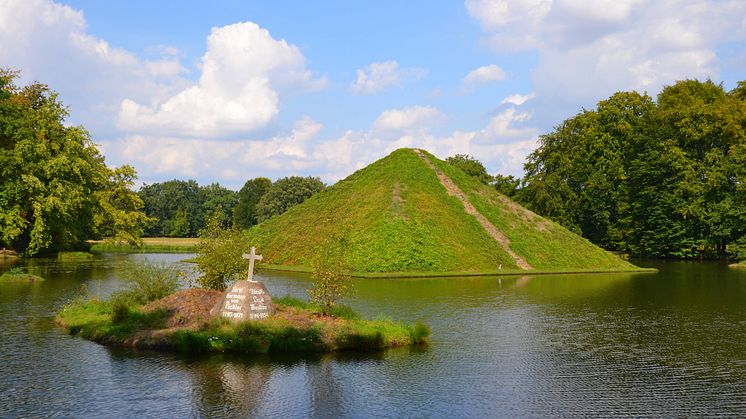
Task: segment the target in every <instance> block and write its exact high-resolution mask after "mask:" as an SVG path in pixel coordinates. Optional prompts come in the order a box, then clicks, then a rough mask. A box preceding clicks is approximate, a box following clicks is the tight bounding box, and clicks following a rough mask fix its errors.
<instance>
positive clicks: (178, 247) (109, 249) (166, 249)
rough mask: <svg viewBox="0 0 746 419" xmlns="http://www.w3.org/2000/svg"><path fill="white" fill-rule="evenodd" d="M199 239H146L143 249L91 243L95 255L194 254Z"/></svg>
mask: <svg viewBox="0 0 746 419" xmlns="http://www.w3.org/2000/svg"><path fill="white" fill-rule="evenodd" d="M198 240H199V239H197V238H192V237H186V238H184V237H144V238H143V239H142V241H143V244H142V246H141V247H135V246H131V245H129V244H127V243H115V242H111V241H106V240H104V241H96V242H91V252H94V253H194V251H195V250H196V246H197V242H198Z"/></svg>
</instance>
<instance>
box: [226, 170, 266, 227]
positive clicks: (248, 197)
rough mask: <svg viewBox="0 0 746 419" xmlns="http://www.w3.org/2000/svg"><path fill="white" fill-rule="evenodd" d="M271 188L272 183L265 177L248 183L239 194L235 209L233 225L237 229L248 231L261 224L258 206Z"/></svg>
mask: <svg viewBox="0 0 746 419" xmlns="http://www.w3.org/2000/svg"><path fill="white" fill-rule="evenodd" d="M271 186H272V181H271V180H269V179H267V178H265V177H258V178H256V179H251V180H248V181H246V183H245V184H244V185H243V188H241V190H240V191H239V192H238V203H237V204H236V206H235V207H234V208H233V225H234V226H235V227H236V228H239V229H247V228H249V227H251V226H253V225H255V224H256V223H258V222H259V220H258V214H257V209H256V206H257V204H258V203H259V200H260V199H261V198H262V197H263V196H264V194H265V193H267V191H268V190H269V188H270V187H271Z"/></svg>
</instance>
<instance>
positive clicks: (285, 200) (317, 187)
mask: <svg viewBox="0 0 746 419" xmlns="http://www.w3.org/2000/svg"><path fill="white" fill-rule="evenodd" d="M322 189H324V183H323V182H321V180H320V179H319V178H317V177H310V176H309V177H300V176H290V177H285V178H282V179H279V180H277V182H275V183H273V184H272V186H270V187H269V189H268V190H267V192H266V193H265V194H264V195H262V197H261V199H259V202H258V203H257V204H256V213H257V220H258V221H259V222H262V221H264V220H267V219H269V218H271V217H274V216H276V215H280V214H282V213H284V212H285V211H287V210H288V209H289V208H290V207H292V206H294V205H298V204H300V203H302V202H303V201H305V200H306V199H308V198H310V197H311V196H313V195H314V194H316V193H317V192H319V191H321V190H322Z"/></svg>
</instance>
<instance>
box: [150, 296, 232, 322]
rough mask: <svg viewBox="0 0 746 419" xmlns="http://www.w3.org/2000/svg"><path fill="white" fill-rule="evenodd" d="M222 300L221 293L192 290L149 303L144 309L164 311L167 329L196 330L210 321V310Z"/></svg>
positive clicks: (151, 311)
mask: <svg viewBox="0 0 746 419" xmlns="http://www.w3.org/2000/svg"><path fill="white" fill-rule="evenodd" d="M221 298H223V293H222V292H220V291H215V290H206V289H202V288H190V289H186V290H182V291H179V292H177V293H175V294H171V295H169V296H167V297H164V298H162V299H160V300H156V301H153V302H151V303H148V304H147V305H145V306H144V307H143V312H145V313H153V312H155V311H157V310H162V311H163V312H164V313H165V315H166V318H165V326H166V327H165V328H167V329H170V328H196V327H199V326H200V325H201V324H202V323H204V322H205V321H207V320H209V319H210V309H212V308H213V307H214V306H215V305H216V304H218V302H220V299H221Z"/></svg>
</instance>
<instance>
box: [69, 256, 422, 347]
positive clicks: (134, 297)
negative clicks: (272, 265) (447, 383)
mask: <svg viewBox="0 0 746 419" xmlns="http://www.w3.org/2000/svg"><path fill="white" fill-rule="evenodd" d="M250 256H251V257H253V258H255V259H261V256H260V255H255V254H254V249H252V253H251V255H250ZM253 260H254V259H252V260H251V262H252V265H251V266H250V268H249V279H248V280H244V281H237V282H235V283H234V284H233V285H231V286H230V287H228V289H227V290H226V291H219V290H215V289H205V288H188V289H182V290H179V291H177V288H178V284H179V282H178V278H177V274H178V273H177V271H176V270H175V268H174V267H173V265H170V266H166V265H154V264H150V263H140V264H131V265H130V266H129V267H128V268H127V269H126V270H125V271H124V273H123V279H124V280H125V282H126V287H125V289H123V290H120V291H117V292H115V293H114V294H113V295H112V296H111V298H109V299H108V300H99V299H95V298H93V299H92V298H86V297H83V296H81V297H79V298H77V299H76V300H74V301H72V302H70V303H69V304H67V305H66V306H65V307H63V309H62V310H61V311H60V312H59V313H58V314H57V316H56V318H55V321H56V322H57V323H58V324H59V325H61V326H62V327H64V328H66V329H67V330H68V331H69V332H70V333H71V334H74V335H80V336H81V337H83V338H86V339H90V340H93V341H95V342H98V343H101V344H105V345H110V346H120V347H129V348H137V349H155V350H171V351H177V352H186V353H221V352H235V353H276V352H331V351H341V350H356V351H378V350H382V349H385V348H392V347H398V346H406V345H417V344H423V343H426V342H427V338H428V336H429V335H430V329H429V328H428V327H427V326H425V325H424V324H422V323H419V322H418V323H416V324H415V325H405V324H402V323H399V322H395V321H393V320H390V319H384V320H364V319H361V318H360V317H359V316H358V314H357V313H355V312H354V311H352V309H350V308H349V307H347V306H344V305H340V304H336V303H335V301H333V299H332V300H329V299H326V300H321V303H320V302H319V301H316V302H307V301H302V300H300V299H297V298H292V297H281V298H274V299H273V298H271V297H270V296H269V294H268V293H265V292H264V291H262V292H259V291H257V290H266V288H265V287H264V285H263V284H262V283H261V282H258V281H253V279H252V275H253ZM341 279H342V280H344V277H341ZM337 285H338V286H339V284H337ZM336 289H339V287H338V288H336ZM250 291H253V292H250ZM309 293H310V294H311V295H312V296H313V295H314V294H313V293H311V292H309ZM259 294H261V295H259ZM339 295H341V294H339ZM243 297H249V298H246V302H245V304H243V306H242V307H237V306H239V305H242V304H241V302H240V301H239V300H242V299H244V298H243ZM251 298H253V300H252V299H251ZM250 302H251V303H250ZM257 314H261V315H257ZM270 314H271V315H270Z"/></svg>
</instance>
